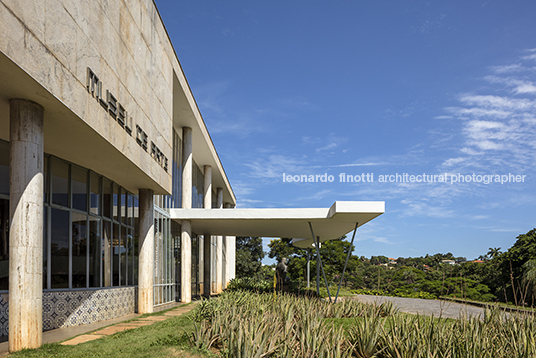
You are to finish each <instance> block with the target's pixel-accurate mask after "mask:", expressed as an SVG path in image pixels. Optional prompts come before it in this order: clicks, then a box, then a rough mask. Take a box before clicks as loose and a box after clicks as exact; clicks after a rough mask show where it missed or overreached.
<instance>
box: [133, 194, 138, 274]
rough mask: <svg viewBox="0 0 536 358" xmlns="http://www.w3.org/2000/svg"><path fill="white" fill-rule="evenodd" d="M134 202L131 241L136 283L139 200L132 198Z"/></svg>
mask: <svg viewBox="0 0 536 358" xmlns="http://www.w3.org/2000/svg"><path fill="white" fill-rule="evenodd" d="M133 202H134V210H133V214H134V218H133V226H134V242H133V245H132V246H133V248H134V261H133V266H134V267H133V269H134V285H137V284H138V256H139V254H138V250H139V238H140V231H139V225H138V213H139V211H138V208H139V201H138V198H135V197H134V198H133Z"/></svg>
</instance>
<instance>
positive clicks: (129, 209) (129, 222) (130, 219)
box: [127, 194, 134, 226]
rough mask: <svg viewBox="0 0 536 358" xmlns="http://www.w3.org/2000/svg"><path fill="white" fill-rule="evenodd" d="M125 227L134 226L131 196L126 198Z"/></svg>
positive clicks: (132, 199)
mask: <svg viewBox="0 0 536 358" xmlns="http://www.w3.org/2000/svg"><path fill="white" fill-rule="evenodd" d="M127 225H128V226H132V225H134V198H133V197H132V195H131V194H128V197H127Z"/></svg>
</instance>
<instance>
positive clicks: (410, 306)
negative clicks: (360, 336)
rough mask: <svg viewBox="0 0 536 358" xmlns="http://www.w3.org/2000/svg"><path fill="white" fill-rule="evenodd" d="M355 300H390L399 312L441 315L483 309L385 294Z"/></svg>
mask: <svg viewBox="0 0 536 358" xmlns="http://www.w3.org/2000/svg"><path fill="white" fill-rule="evenodd" d="M356 297H357V300H359V301H361V302H364V303H374V302H376V303H378V304H381V303H383V302H392V303H393V305H394V306H396V307H398V309H399V310H400V311H401V312H406V313H413V314H420V315H427V316H432V315H433V316H434V317H443V318H460V316H462V317H469V316H479V315H483V313H484V309H483V308H481V307H475V306H471V305H464V304H461V303H455V302H450V301H442V300H424V299H420V298H403V297H387V296H369V295H356Z"/></svg>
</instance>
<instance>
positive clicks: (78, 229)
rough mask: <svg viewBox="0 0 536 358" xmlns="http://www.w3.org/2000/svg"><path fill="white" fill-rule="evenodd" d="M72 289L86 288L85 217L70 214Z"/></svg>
mask: <svg viewBox="0 0 536 358" xmlns="http://www.w3.org/2000/svg"><path fill="white" fill-rule="evenodd" d="M71 237H72V243H71V247H72V261H71V262H72V287H73V288H81V287H87V274H86V273H87V244H88V242H87V215H85V214H79V213H76V212H73V213H72V229H71Z"/></svg>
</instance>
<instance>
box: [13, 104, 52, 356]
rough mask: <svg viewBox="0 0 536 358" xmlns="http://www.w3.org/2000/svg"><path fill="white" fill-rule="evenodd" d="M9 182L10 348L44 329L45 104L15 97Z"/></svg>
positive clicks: (32, 344) (37, 342)
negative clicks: (43, 105) (41, 104)
mask: <svg viewBox="0 0 536 358" xmlns="http://www.w3.org/2000/svg"><path fill="white" fill-rule="evenodd" d="M9 105H10V137H9V141H10V148H11V150H10V163H9V167H10V176H9V181H10V186H9V209H10V229H9V351H10V352H15V351H19V350H21V349H23V348H38V347H39V346H41V343H42V331H43V308H42V307H43V210H44V208H43V188H44V187H43V185H44V184H43V183H44V178H43V160H44V153H43V142H44V134H43V112H44V111H43V107H41V106H40V105H39V104H37V103H34V102H31V101H27V100H23V99H12V100H10V101H9Z"/></svg>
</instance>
